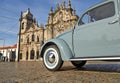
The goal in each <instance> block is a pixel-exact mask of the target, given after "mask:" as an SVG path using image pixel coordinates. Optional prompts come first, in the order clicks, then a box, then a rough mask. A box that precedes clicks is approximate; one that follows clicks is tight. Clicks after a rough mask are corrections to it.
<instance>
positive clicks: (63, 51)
mask: <svg viewBox="0 0 120 83" xmlns="http://www.w3.org/2000/svg"><path fill="white" fill-rule="evenodd" d="M50 45H56V46H57V47H58V49H59V51H60V55H61V58H62V60H63V61H68V60H69V59H70V58H72V57H73V53H72V51H71V49H70V48H69V46H68V45H67V43H66V42H65V41H64V40H62V39H51V40H49V41H47V42H46V43H45V44H44V45H43V46H42V48H41V52H40V57H43V54H44V51H45V49H46V48H47V47H48V46H50Z"/></svg>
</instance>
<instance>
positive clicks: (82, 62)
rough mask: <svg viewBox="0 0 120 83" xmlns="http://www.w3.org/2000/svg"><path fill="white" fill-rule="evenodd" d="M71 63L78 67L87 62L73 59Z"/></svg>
mask: <svg viewBox="0 0 120 83" xmlns="http://www.w3.org/2000/svg"><path fill="white" fill-rule="evenodd" d="M71 63H72V64H73V65H74V66H75V67H76V68H81V67H82V66H84V65H85V64H86V61H71Z"/></svg>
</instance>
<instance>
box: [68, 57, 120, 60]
mask: <svg viewBox="0 0 120 83" xmlns="http://www.w3.org/2000/svg"><path fill="white" fill-rule="evenodd" d="M99 60H119V61H120V57H102V58H100V57H99V58H72V59H70V61H99Z"/></svg>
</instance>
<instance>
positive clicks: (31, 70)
mask: <svg viewBox="0 0 120 83" xmlns="http://www.w3.org/2000/svg"><path fill="white" fill-rule="evenodd" d="M95 63H96V64H95ZM0 83H120V62H107V63H106V62H88V63H87V64H86V65H85V66H84V67H83V68H81V69H76V68H75V67H73V66H72V65H71V63H69V62H65V63H64V65H63V67H62V68H61V70H60V71H57V72H50V71H48V70H47V69H46V68H45V67H44V66H43V64H42V62H41V61H39V62H0Z"/></svg>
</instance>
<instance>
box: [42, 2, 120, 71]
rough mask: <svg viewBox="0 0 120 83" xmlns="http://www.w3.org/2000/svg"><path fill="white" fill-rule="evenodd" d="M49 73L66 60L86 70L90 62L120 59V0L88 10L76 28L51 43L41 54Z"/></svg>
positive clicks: (46, 44)
mask: <svg viewBox="0 0 120 83" xmlns="http://www.w3.org/2000/svg"><path fill="white" fill-rule="evenodd" d="M40 57H42V58H43V63H44V65H45V67H46V68H47V69H48V70H51V71H56V70H59V69H60V68H61V66H62V64H63V62H64V61H71V62H72V64H73V65H74V66H75V67H77V68H78V67H82V66H83V65H85V63H86V61H89V60H106V61H109V60H117V61H119V60H120V0H105V1H104V2H102V3H100V4H97V5H95V6H94V7H91V8H89V9H88V10H87V11H85V12H84V13H83V14H82V15H81V16H80V18H79V20H78V22H77V23H76V25H75V27H74V29H72V30H70V31H67V32H65V33H63V34H61V35H59V36H58V37H56V38H54V39H51V40H49V41H47V42H46V43H45V44H44V45H43V46H42V50H41V53H40Z"/></svg>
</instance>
